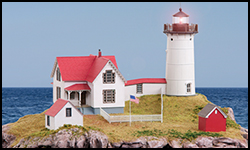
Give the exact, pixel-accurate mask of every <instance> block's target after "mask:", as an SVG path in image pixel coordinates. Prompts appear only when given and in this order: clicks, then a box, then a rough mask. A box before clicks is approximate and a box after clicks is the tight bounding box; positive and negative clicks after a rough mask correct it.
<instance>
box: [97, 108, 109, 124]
mask: <svg viewBox="0 0 250 150" xmlns="http://www.w3.org/2000/svg"><path fill="white" fill-rule="evenodd" d="M100 115H101V116H103V118H104V119H106V120H107V121H108V122H109V123H111V122H110V115H109V114H108V113H107V112H106V111H104V110H103V109H102V108H100Z"/></svg>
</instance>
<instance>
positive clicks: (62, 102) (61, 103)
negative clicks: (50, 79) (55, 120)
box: [45, 98, 69, 117]
mask: <svg viewBox="0 0 250 150" xmlns="http://www.w3.org/2000/svg"><path fill="white" fill-rule="evenodd" d="M68 102H69V101H67V100H64V99H60V98H59V99H58V100H57V101H56V102H55V103H54V104H53V105H52V106H51V107H50V108H49V109H48V110H47V111H46V112H45V115H48V116H52V117H55V116H56V114H57V113H58V112H59V111H60V110H61V109H62V108H63V106H64V105H66V104H67V103H68Z"/></svg>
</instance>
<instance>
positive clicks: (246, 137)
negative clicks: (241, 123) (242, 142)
mask: <svg viewBox="0 0 250 150" xmlns="http://www.w3.org/2000/svg"><path fill="white" fill-rule="evenodd" d="M240 131H241V135H242V136H243V138H245V139H246V140H248V129H246V128H243V127H240Z"/></svg>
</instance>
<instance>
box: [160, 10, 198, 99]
mask: <svg viewBox="0 0 250 150" xmlns="http://www.w3.org/2000/svg"><path fill="white" fill-rule="evenodd" d="M163 33H165V34H166V35H167V49H166V81H167V84H166V91H165V93H166V94H167V95H173V96H192V95H195V71H194V35H195V34H196V33H198V25H197V24H189V15H187V14H186V13H184V12H183V11H182V9H181V8H180V9H179V12H177V13H176V14H174V15H173V19H172V24H164V31H163Z"/></svg>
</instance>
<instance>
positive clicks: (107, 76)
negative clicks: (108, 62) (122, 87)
mask: <svg viewBox="0 0 250 150" xmlns="http://www.w3.org/2000/svg"><path fill="white" fill-rule="evenodd" d="M103 83H115V73H113V72H112V70H106V72H105V73H103Z"/></svg>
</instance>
